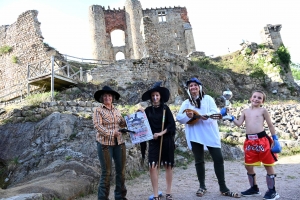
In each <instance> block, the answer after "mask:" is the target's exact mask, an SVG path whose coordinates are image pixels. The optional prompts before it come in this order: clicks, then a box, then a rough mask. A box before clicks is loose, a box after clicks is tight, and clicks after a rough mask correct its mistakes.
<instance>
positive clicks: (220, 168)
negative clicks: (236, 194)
mask: <svg viewBox="0 0 300 200" xmlns="http://www.w3.org/2000/svg"><path fill="white" fill-rule="evenodd" d="M191 145H192V151H193V154H194V158H195V167H196V172H197V176H198V180H199V183H200V188H203V189H206V186H205V162H204V146H203V145H202V144H199V143H196V142H191ZM207 148H208V151H209V154H210V155H211V157H212V159H213V162H214V170H215V174H216V176H217V179H218V183H219V187H220V191H221V192H227V191H229V189H228V188H227V187H226V183H225V174H224V159H223V155H222V152H221V148H214V147H207Z"/></svg>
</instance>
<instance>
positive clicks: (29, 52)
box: [0, 10, 53, 98]
mask: <svg viewBox="0 0 300 200" xmlns="http://www.w3.org/2000/svg"><path fill="white" fill-rule="evenodd" d="M37 15H38V11H36V10H29V11H26V12H24V13H22V14H21V15H20V16H19V17H18V19H17V21H16V22H15V23H13V24H11V25H4V26H1V27H0V47H3V46H9V47H11V48H12V51H11V52H9V53H7V54H3V55H1V56H0V76H1V78H0V94H1V96H3V95H6V94H9V93H11V92H13V91H15V90H17V89H18V90H19V92H18V93H15V94H12V96H11V97H10V98H13V97H17V96H20V94H21V93H22V91H23V93H24V92H27V85H26V84H25V83H24V82H25V81H27V64H29V63H38V62H40V61H42V60H45V59H49V60H50V55H52V54H53V52H52V51H48V48H46V47H45V45H44V43H43V39H44V38H43V36H42V32H41V30H40V22H39V21H38V19H37ZM13 57H15V58H16V59H17V62H16V63H14V62H13V61H12V58H13ZM21 83H24V84H21ZM17 84H21V85H18V86H17V87H16V85H17ZM13 86H15V87H13Z"/></svg>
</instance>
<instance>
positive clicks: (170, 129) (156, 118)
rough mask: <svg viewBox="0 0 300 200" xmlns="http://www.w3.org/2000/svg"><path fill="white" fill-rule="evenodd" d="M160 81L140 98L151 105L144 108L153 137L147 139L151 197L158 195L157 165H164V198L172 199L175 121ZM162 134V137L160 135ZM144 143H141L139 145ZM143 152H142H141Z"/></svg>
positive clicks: (166, 94) (167, 95) (168, 93)
mask: <svg viewBox="0 0 300 200" xmlns="http://www.w3.org/2000/svg"><path fill="white" fill-rule="evenodd" d="M160 84H161V82H157V83H155V84H154V86H153V87H152V88H151V89H149V90H148V91H146V92H145V93H144V94H143V95H142V100H143V101H147V100H150V102H151V106H149V107H147V108H146V109H145V111H144V112H145V113H146V115H147V118H148V121H149V124H150V127H151V131H152V133H153V139H152V140H150V141H149V150H148V166H149V171H150V178H151V182H152V187H153V193H154V194H153V195H154V197H153V199H154V200H157V199H159V198H160V197H158V171H157V170H158V169H157V168H158V167H159V166H160V165H164V167H165V169H166V182H167V188H166V199H173V198H172V195H171V186H172V176H173V166H174V150H175V149H174V148H175V144H174V135H175V131H176V128H175V121H174V117H173V114H172V112H171V110H170V108H169V107H168V106H167V105H165V104H164V103H166V102H167V101H168V100H169V97H170V92H169V90H168V89H167V88H165V87H161V86H160ZM164 110H165V121H164V126H163V128H164V129H163V130H162V122H163V113H164ZM161 136H163V137H161ZM162 138H163V141H162V150H161V164H159V163H158V162H159V152H160V140H161V139H162ZM143 144H144V145H146V143H141V147H142V146H143ZM142 154H143V152H142Z"/></svg>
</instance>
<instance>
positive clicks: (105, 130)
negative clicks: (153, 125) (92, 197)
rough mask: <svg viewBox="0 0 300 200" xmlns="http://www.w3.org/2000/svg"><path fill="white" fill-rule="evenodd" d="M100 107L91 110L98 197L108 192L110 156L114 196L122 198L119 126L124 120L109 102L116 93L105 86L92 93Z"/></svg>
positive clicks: (122, 150)
mask: <svg viewBox="0 0 300 200" xmlns="http://www.w3.org/2000/svg"><path fill="white" fill-rule="evenodd" d="M94 98H95V100H96V101H98V102H100V103H101V104H100V106H99V107H98V108H96V109H95V112H94V116H93V123H94V127H95V129H96V131H97V134H96V142H97V151H98V157H99V161H100V165H101V171H102V173H101V177H100V182H99V187H98V199H108V198H109V191H110V175H111V173H110V172H111V169H112V158H113V159H114V163H115V170H116V188H115V193H114V195H115V199H123V200H125V199H126V194H127V189H126V187H125V165H126V147H125V141H124V139H123V138H122V133H121V132H119V128H122V127H125V126H126V122H125V120H124V118H123V117H122V115H121V112H120V111H119V110H118V109H117V108H116V107H114V105H113V101H114V100H118V99H119V98H120V94H119V93H118V92H116V91H114V90H113V89H111V88H110V87H109V86H104V87H103V88H102V90H98V91H97V92H95V94H94Z"/></svg>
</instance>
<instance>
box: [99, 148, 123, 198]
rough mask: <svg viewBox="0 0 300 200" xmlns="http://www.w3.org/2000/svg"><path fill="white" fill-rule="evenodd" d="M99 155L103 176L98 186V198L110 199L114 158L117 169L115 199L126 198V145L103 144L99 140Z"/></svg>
mask: <svg viewBox="0 0 300 200" xmlns="http://www.w3.org/2000/svg"><path fill="white" fill-rule="evenodd" d="M97 151H98V157H99V161H100V165H101V177H100V181H99V187H98V200H108V199H109V198H108V197H109V190H110V177H111V169H112V159H114V163H115V169H116V188H115V200H125V199H126V194H127V189H126V187H125V164H126V147H125V144H121V145H114V146H108V145H102V144H100V143H99V142H97Z"/></svg>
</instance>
